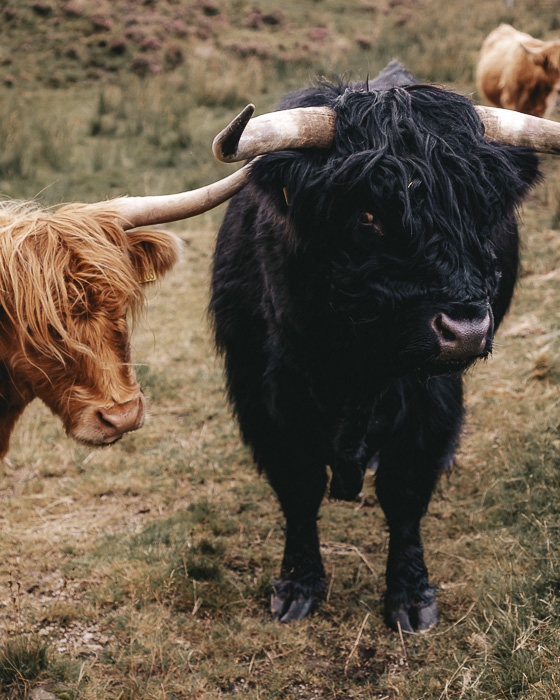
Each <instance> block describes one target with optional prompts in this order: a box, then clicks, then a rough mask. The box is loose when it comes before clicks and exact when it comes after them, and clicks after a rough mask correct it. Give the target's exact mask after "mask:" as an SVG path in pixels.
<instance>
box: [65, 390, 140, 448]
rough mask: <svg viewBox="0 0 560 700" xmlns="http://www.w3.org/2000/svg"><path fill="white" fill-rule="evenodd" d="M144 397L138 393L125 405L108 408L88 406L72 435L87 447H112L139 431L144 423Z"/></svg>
mask: <svg viewBox="0 0 560 700" xmlns="http://www.w3.org/2000/svg"><path fill="white" fill-rule="evenodd" d="M144 415H145V404H144V397H143V396H142V394H140V393H138V394H137V395H136V396H135V397H134V398H133V399H131V400H129V401H126V402H125V403H114V404H111V405H108V406H88V407H86V408H85V409H84V410H83V411H82V412H81V414H80V418H79V421H78V423H77V425H75V426H74V427H73V428H72V429H70V431H69V432H70V434H71V435H72V437H74V438H75V439H76V440H79V441H80V442H83V443H85V444H87V445H92V446H101V445H112V444H113V443H114V442H116V441H117V440H118V439H119V438H121V437H122V436H123V435H124V434H125V433H129V432H131V431H132V430H138V428H141V427H142V424H143V423H144Z"/></svg>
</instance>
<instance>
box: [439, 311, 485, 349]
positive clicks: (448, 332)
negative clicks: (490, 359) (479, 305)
mask: <svg viewBox="0 0 560 700" xmlns="http://www.w3.org/2000/svg"><path fill="white" fill-rule="evenodd" d="M431 326H432V330H433V331H434V333H435V334H436V338H437V342H438V344H439V348H440V352H439V355H438V360H469V359H472V358H474V357H478V356H479V355H482V354H483V353H484V352H485V350H486V349H487V348H486V346H487V344H488V340H489V333H490V331H491V326H492V316H491V313H490V311H487V313H486V316H484V318H461V319H455V318H451V317H450V316H448V315H447V314H445V313H439V314H437V315H436V316H434V318H433V319H432V322H431Z"/></svg>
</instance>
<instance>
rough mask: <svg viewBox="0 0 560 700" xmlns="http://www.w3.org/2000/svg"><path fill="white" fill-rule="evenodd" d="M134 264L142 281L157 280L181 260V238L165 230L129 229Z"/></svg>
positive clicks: (128, 234)
mask: <svg viewBox="0 0 560 700" xmlns="http://www.w3.org/2000/svg"><path fill="white" fill-rule="evenodd" d="M127 236H128V241H129V244H130V256H131V258H132V264H133V265H134V267H135V268H136V270H137V271H138V276H139V278H140V281H142V282H155V281H156V279H157V278H158V277H159V276H161V275H164V274H165V273H166V272H167V271H168V270H170V269H171V268H172V267H173V265H174V264H175V263H176V262H177V261H178V260H179V256H180V251H181V240H180V239H179V238H177V236H174V235H173V234H171V233H166V232H164V231H128V232H127Z"/></svg>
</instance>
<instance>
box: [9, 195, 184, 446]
mask: <svg viewBox="0 0 560 700" xmlns="http://www.w3.org/2000/svg"><path fill="white" fill-rule="evenodd" d="M0 224H1V225H0V303H1V309H0V362H1V363H2V365H3V366H2V374H1V377H2V384H3V386H2V387H1V390H0V393H1V395H2V398H3V405H0V422H2V418H3V416H2V411H1V409H4V412H7V416H9V417H11V418H12V419H13V418H16V417H17V415H19V412H21V410H22V409H23V408H24V406H25V405H26V404H27V403H28V402H29V401H30V400H31V399H33V398H34V397H35V396H37V397H39V398H40V399H42V400H43V401H44V402H45V403H46V404H47V406H48V407H49V408H50V409H51V410H52V411H53V413H55V414H57V415H59V416H60V417H61V418H62V420H63V422H64V425H65V427H66V430H67V431H68V433H69V434H70V435H71V436H72V437H74V438H76V439H77V440H79V441H80V442H83V443H86V444H90V445H104V444H109V443H112V442H114V441H115V440H117V439H118V438H119V437H120V436H121V435H122V434H123V433H125V432H127V431H129V430H135V429H137V428H139V427H140V426H141V425H142V423H143V420H144V400H143V397H142V394H141V392H140V388H139V387H138V385H137V383H136V380H135V376H134V371H133V369H132V366H131V364H130V351H129V329H128V323H127V317H128V316H130V317H132V318H134V316H135V315H136V314H137V312H138V311H139V309H140V307H141V304H142V301H143V297H144V285H145V281H146V280H150V279H151V280H153V279H155V278H157V277H159V276H161V275H162V274H164V273H165V272H167V270H169V269H170V268H171V266H172V265H173V263H174V262H175V261H176V260H177V257H178V253H179V241H178V239H176V238H175V237H174V236H172V235H171V234H166V233H163V232H155V231H137V232H126V231H124V230H123V228H122V227H121V226H120V225H119V223H118V222H117V217H116V214H115V211H114V210H111V207H110V203H109V204H107V205H70V206H66V207H64V208H63V209H61V210H59V211H58V212H56V213H55V214H45V213H43V212H37V211H29V209H28V208H27V210H25V209H24V210H22V209H21V208H19V209H18V210H17V211H15V210H14V207H13V206H9V205H6V206H5V207H4V208H3V211H2V212H1V213H0ZM14 413H15V415H14ZM7 420H8V422H9V418H7ZM9 430H10V427H9V426H8V431H7V434H4V435H2V433H1V432H0V453H4V452H5V451H6V449H7V438H8V437H9ZM3 432H4V433H6V430H4V431H3ZM2 437H3V443H4V444H1V441H2Z"/></svg>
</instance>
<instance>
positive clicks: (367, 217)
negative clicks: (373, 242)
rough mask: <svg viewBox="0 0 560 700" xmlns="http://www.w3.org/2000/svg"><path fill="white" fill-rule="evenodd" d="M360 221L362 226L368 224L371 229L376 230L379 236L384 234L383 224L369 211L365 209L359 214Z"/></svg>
mask: <svg viewBox="0 0 560 700" xmlns="http://www.w3.org/2000/svg"><path fill="white" fill-rule="evenodd" d="M358 220H359V222H360V225H361V226H367V227H368V228H369V229H372V230H373V231H375V233H376V234H377V235H378V236H384V235H385V231H384V230H383V224H382V223H381V221H380V220H379V219H378V218H377V216H375V214H372V213H371V212H369V211H364V212H362V213H361V214H360V216H359V219H358Z"/></svg>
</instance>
